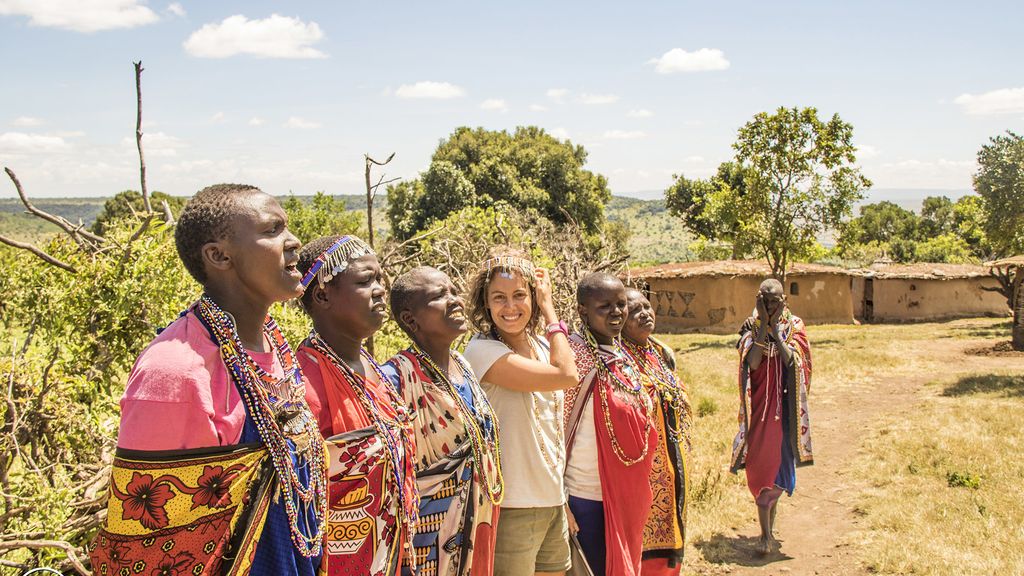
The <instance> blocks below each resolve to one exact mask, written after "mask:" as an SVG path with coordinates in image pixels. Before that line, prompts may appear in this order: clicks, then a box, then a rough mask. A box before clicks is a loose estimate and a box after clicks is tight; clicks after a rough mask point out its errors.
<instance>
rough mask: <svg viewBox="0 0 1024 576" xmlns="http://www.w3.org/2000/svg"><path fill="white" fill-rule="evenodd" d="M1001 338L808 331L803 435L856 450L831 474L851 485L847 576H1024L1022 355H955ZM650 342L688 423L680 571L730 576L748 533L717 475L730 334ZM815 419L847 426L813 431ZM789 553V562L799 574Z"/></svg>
mask: <svg viewBox="0 0 1024 576" xmlns="http://www.w3.org/2000/svg"><path fill="white" fill-rule="evenodd" d="M1009 331H1010V325H1009V322H1007V321H1006V320H1005V319H971V320H959V321H954V322H946V323H929V324H909V325H865V326H811V327H809V328H808V333H809V337H810V340H811V346H812V356H813V364H814V376H813V379H812V389H811V419H812V428H814V432H815V434H816V436H818V437H822V435H832V437H833V438H837V439H839V440H840V441H841V442H849V443H852V445H853V446H854V447H855V450H852V451H850V454H851V456H850V457H848V458H846V459H845V461H842V462H835V461H833V462H832V463H831V465H833V466H838V467H840V468H841V469H842V470H843V473H844V476H845V477H848V478H850V482H851V486H850V491H851V493H850V494H847V496H849V502H850V505H849V506H848V507H847V513H849V514H851V515H852V516H853V517H855V518H856V529H854V530H852V531H851V532H849V533H847V534H843V535H842V540H843V542H844V543H845V544H846V545H848V546H850V547H852V549H853V551H854V552H853V553H854V554H855V556H856V558H857V559H858V566H856V567H852V566H851V567H850V568H851V569H856V570H857V571H868V572H873V573H880V574H1024V499H1022V497H1021V496H1022V494H1024V461H1022V458H1021V454H1022V448H1024V429H1022V419H1024V355H1021V354H1018V355H1012V354H1003V355H980V354H974V353H965V352H964V350H965V349H967V350H968V351H970V350H972V349H976V348H989V349H990V348H991V347H992V346H993V345H994V344H996V343H997V342H1000V341H1006V340H1009ZM662 339H663V340H664V341H666V342H667V343H669V344H670V345H671V346H672V347H673V348H674V349H675V350H676V354H677V357H678V360H679V364H680V374H681V376H682V377H683V378H684V379H685V381H686V383H687V385H688V387H689V393H690V401H691V403H692V405H693V409H694V415H695V424H694V437H693V454H692V463H691V500H690V502H691V505H690V509H689V526H688V534H687V539H688V550H687V560H686V567H685V568H684V571H685V572H690V573H693V572H697V573H701V574H711V573H719V572H722V573H725V572H729V571H732V570H733V569H734V568H736V567H735V566H734V565H732V564H730V563H729V562H730V559H733V558H735V551H731V550H729V548H730V547H733V546H734V542H733V541H732V540H731V538H733V537H734V536H735V535H736V533H737V531H741V532H744V533H747V534H749V533H751V532H754V531H756V519H755V511H754V507H753V504H752V502H751V496H750V494H749V492H748V491H747V488H746V485H745V481H744V478H743V476H742V475H740V476H733V475H732V474H729V472H728V469H727V468H728V459H729V449H730V446H731V442H732V438H733V436H734V434H735V432H736V419H737V408H738V402H739V400H738V392H737V382H736V380H737V361H738V356H737V353H736V350H735V347H734V345H735V342H736V336H711V335H664V336H662ZM816 413H818V414H819V415H823V414H825V413H828V414H830V415H834V414H839V415H840V416H842V417H844V418H845V420H844V419H843V418H840V420H841V421H845V422H848V423H850V422H852V423H853V424H854V425H844V429H840V430H835V429H831V430H830V429H826V428H825V427H824V426H823V425H822V424H820V423H819V425H818V426H817V427H815V425H814V423H815V414H816ZM829 420H830V421H833V422H834V421H835V420H833V419H829ZM821 456H822V457H824V458H827V457H828V455H827V454H824V455H821ZM798 476H799V473H798ZM799 490H800V488H799V482H798V491H799ZM820 520H821V523H822V525H826V524H827V523H828V522H829V518H821V519H820ZM806 528H807V529H808V530H815V529H817V528H818V527H817V526H807V527H806ZM800 552H801V551H800V550H792V551H789V552H788V553H789V554H790V555H792V556H794V557H797V559H796V560H795V561H796V562H799V559H798V557H799V555H800ZM794 566H799V564H798V563H797V564H795V565H794ZM793 570H794V571H795V573H800V571H799V569H798V568H796V567H794V568H793Z"/></svg>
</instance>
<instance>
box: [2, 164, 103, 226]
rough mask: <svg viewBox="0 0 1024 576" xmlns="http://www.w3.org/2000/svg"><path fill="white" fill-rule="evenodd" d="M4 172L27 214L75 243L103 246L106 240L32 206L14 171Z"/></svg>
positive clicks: (5, 169)
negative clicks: (45, 223) (84, 239)
mask: <svg viewBox="0 0 1024 576" xmlns="http://www.w3.org/2000/svg"><path fill="white" fill-rule="evenodd" d="M4 172H7V176H8V178H10V179H11V182H14V188H15V189H16V190H17V191H18V197H20V198H21V203H22V204H24V205H25V209H26V210H28V211H29V213H31V214H32V215H34V216H38V217H39V218H42V219H43V220H46V221H47V222H49V223H51V224H54V225H56V226H58V227H59V228H60V229H61V230H63V231H65V232H67V233H68V234H69V235H70V236H71V237H72V238H74V239H75V241H76V242H79V243H81V241H80V238H86V239H88V240H90V241H91V242H93V243H94V244H97V245H99V244H103V243H105V242H106V241H107V240H106V238H104V237H102V236H97V235H96V234H93V233H92V232H89V231H87V230H84V229H83V228H82V227H81V226H75V225H74V224H72V223H71V222H70V221H69V220H68V219H67V218H64V217H63V216H56V215H54V214H50V213H49V212H46V211H44V210H40V209H39V208H36V207H35V206H33V205H32V203H31V202H29V201H28V196H26V195H25V190H24V189H23V188H22V187H21V181H20V180H18V177H17V176H15V174H14V170H11V169H10V168H6V167H5V168H4Z"/></svg>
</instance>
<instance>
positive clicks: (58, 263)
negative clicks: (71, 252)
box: [0, 235, 78, 274]
mask: <svg viewBox="0 0 1024 576" xmlns="http://www.w3.org/2000/svg"><path fill="white" fill-rule="evenodd" d="M0 242H2V243H4V244H7V245H8V246H13V247H15V248H19V249H21V250H28V251H29V252H31V253H33V254H35V255H36V256H37V257H39V258H40V259H42V260H44V261H46V262H47V263H49V264H53V265H54V266H56V267H58V268H61V269H64V270H67V271H68V272H71V273H72V274H76V273H77V272H78V271H77V270H75V268H74V267H73V266H71V265H70V264H65V263H64V262H61V261H60V260H58V259H56V258H54V257H53V256H50V255H49V254H47V253H46V252H43V251H42V250H40V249H39V248H36V247H35V246H34V245H32V244H28V243H25V242H18V241H17V240H14V239H12V238H7V237H5V236H3V235H0Z"/></svg>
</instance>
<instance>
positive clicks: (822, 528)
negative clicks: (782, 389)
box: [716, 338, 1024, 575]
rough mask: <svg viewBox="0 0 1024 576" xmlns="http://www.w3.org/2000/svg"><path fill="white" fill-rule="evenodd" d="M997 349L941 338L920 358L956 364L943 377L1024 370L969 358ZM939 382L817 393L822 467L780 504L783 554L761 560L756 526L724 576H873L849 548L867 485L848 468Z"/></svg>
mask: <svg viewBox="0 0 1024 576" xmlns="http://www.w3.org/2000/svg"><path fill="white" fill-rule="evenodd" d="M812 345H813V343H812ZM991 345H992V340H974V339H970V340H967V339H952V338H937V339H935V340H932V341H929V342H928V343H927V344H925V345H923V346H922V347H921V348H920V349H919V350H918V351H917V353H918V354H921V355H925V354H926V355H928V357H930V358H949V359H950V360H951V361H950V362H948V367H949V372H946V373H945V374H944V375H943V376H946V377H956V376H957V375H963V374H968V373H972V372H979V371H994V370H1004V369H1014V368H1016V369H1020V367H1021V366H1024V364H1022V360H1021V359H1020V358H1019V357H1000V356H979V355H977V354H970V353H967V351H970V350H972V349H976V348H979V347H985V346H991ZM931 380H934V377H928V376H927V375H924V376H920V377H914V378H910V379H908V378H907V377H905V376H901V377H891V375H887V374H885V373H879V374H875V375H874V376H873V377H867V378H864V379H863V380H861V381H859V382H856V383H848V384H845V385H837V386H834V387H830V390H829V395H828V396H827V397H826V396H817V397H814V396H813V392H812V400H813V404H812V407H811V418H812V420H811V423H812V427H813V430H814V438H813V440H814V453H815V461H816V462H815V464H814V466H810V467H806V468H800V469H799V470H798V472H797V489H796V492H795V493H794V494H793V497H792V498H785V497H784V498H783V499H782V501H781V503H780V504H779V513H778V521H777V524H776V534H777V536H778V537H779V539H780V541H781V542H782V547H781V551H780V552H779V553H776V554H772V555H769V556H767V557H765V556H761V555H759V554H758V553H757V552H756V550H755V544H756V541H757V537H758V535H759V530H758V528H757V526H756V523H752V524H751V525H750V526H747V527H744V528H743V529H740V530H738V531H737V533H736V534H735V536H734V537H733V538H731V544H732V551H733V554H732V555H731V557H729V558H726V559H724V560H726V562H727V563H728V564H731V566H721V568H723V569H724V570H722V572H724V573H727V574H735V575H747V574H756V575H766V574H787V575H790V574H792V575H796V574H801V575H802V574H822V575H824V574H842V575H847V574H853V575H856V574H867V572H866V571H864V570H863V569H861V568H860V567H859V565H858V559H857V551H856V550H855V549H854V548H853V547H851V546H849V544H848V543H847V541H848V538H847V536H848V535H849V534H850V533H851V532H853V531H854V530H857V529H858V528H859V526H858V520H859V519H858V517H857V516H856V514H855V513H854V500H855V499H856V497H857V491H858V488H859V487H858V485H857V484H856V481H855V479H854V478H852V477H851V473H850V472H849V470H848V465H849V463H851V462H852V461H853V460H854V458H855V457H856V455H857V451H858V450H859V448H860V441H859V439H860V438H861V437H862V436H863V431H865V430H870V429H873V428H876V427H877V426H879V425H880V424H882V423H884V422H888V421H893V420H896V419H898V418H899V417H900V415H901V414H902V413H906V412H909V411H911V410H913V408H914V407H915V406H916V405H917V404H918V403H919V402H920V401H921V400H922V399H924V398H925V397H926V396H928V395H930V394H935V393H938V392H939V391H938V390H932V389H926V388H925V384H926V383H927V382H929V381H931ZM716 573H719V572H718V571H716Z"/></svg>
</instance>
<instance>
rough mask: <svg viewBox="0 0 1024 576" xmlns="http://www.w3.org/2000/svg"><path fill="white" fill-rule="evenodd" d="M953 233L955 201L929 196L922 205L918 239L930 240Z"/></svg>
mask: <svg viewBox="0 0 1024 576" xmlns="http://www.w3.org/2000/svg"><path fill="white" fill-rule="evenodd" d="M952 231H953V201H952V200H950V199H949V198H947V197H945V196H929V197H927V198H925V199H924V201H923V202H922V203H921V218H920V220H919V221H918V237H919V239H920V240H922V241H924V240H928V239H929V238H935V237H936V236H941V235H942V234H947V233H949V232H952Z"/></svg>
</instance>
